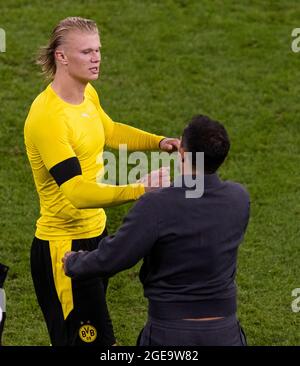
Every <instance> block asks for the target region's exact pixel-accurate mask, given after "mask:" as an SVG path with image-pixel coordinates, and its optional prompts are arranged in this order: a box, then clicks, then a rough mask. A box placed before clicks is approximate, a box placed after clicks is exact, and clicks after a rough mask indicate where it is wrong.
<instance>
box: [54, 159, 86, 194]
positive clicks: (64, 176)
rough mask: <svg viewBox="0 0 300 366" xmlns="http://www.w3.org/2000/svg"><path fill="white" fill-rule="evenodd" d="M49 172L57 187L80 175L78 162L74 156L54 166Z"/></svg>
mask: <svg viewBox="0 0 300 366" xmlns="http://www.w3.org/2000/svg"><path fill="white" fill-rule="evenodd" d="M49 172H50V174H51V175H52V177H53V178H54V180H55V182H56V183H57V185H58V186H59V187H60V186H61V185H62V184H63V183H65V182H66V181H67V180H69V179H71V178H73V177H75V176H76V175H81V174H82V171H81V166H80V163H79V160H78V159H77V158H76V157H75V156H74V157H73V158H69V159H66V160H64V161H61V162H60V163H58V164H56V165H54V166H53V167H52V168H51V169H50V170H49Z"/></svg>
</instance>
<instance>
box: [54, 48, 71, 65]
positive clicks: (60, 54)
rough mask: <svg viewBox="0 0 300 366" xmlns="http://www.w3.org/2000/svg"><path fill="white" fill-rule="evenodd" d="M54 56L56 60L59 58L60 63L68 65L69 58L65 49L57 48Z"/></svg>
mask: <svg viewBox="0 0 300 366" xmlns="http://www.w3.org/2000/svg"><path fill="white" fill-rule="evenodd" d="M54 57H55V60H57V61H58V62H59V63H61V64H63V65H67V64H68V58H67V56H66V55H65V53H64V50H63V49H57V50H55V52H54Z"/></svg>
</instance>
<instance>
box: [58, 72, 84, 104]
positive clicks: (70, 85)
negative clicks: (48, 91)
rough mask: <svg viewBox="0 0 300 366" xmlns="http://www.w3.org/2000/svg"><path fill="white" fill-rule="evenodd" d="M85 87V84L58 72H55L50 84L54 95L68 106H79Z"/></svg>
mask: <svg viewBox="0 0 300 366" xmlns="http://www.w3.org/2000/svg"><path fill="white" fill-rule="evenodd" d="M86 85H87V82H82V81H80V80H76V79H74V78H72V77H70V76H69V75H68V74H65V73H62V72H60V71H59V70H57V72H56V74H55V77H54V80H53V82H52V84H51V86H52V89H53V90H54V91H55V93H56V94H57V95H58V96H59V97H60V98H61V99H62V100H64V101H65V102H67V103H70V104H80V103H82V102H83V100H84V90H85V87H86Z"/></svg>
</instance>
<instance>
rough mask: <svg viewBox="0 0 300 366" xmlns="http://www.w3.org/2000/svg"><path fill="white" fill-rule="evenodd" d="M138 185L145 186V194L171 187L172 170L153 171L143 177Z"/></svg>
mask: <svg viewBox="0 0 300 366" xmlns="http://www.w3.org/2000/svg"><path fill="white" fill-rule="evenodd" d="M138 183H142V184H143V185H144V187H145V192H151V191H154V190H155V189H158V188H162V187H170V183H171V181H170V168H166V167H162V168H160V169H158V170H153V171H152V172H150V173H149V174H146V175H145V176H144V177H142V178H141V179H140V180H139V181H138Z"/></svg>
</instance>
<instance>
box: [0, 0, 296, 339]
mask: <svg viewBox="0 0 300 366" xmlns="http://www.w3.org/2000/svg"><path fill="white" fill-rule="evenodd" d="M46 4H48V5H46ZM49 4H50V3H49V2H48V3H46V2H43V1H40V0H11V1H9V2H1V5H0V28H3V29H5V31H6V37H7V39H6V41H7V50H6V53H0V228H1V229H0V262H2V263H5V264H7V265H9V266H10V271H9V276H8V280H7V282H6V284H5V289H6V294H7V321H6V324H5V332H4V336H3V341H4V344H5V345H48V344H49V339H48V335H47V332H46V327H45V325H44V321H43V318H42V314H41V311H40V309H39V307H38V305H37V301H36V298H35V294H34V291H33V286H32V282H31V276H30V268H29V251H30V245H31V241H32V237H33V235H34V230H35V220H36V218H37V216H38V210H39V207H38V199H37V195H36V193H35V188H34V184H33V180H32V176H31V170H30V167H29V164H28V161H27V158H26V154H25V151H24V144H23V125H24V120H25V118H26V115H27V112H28V109H29V107H30V104H31V102H32V101H33V99H34V98H35V96H36V95H37V94H38V93H39V92H40V91H41V90H42V89H43V88H44V87H45V83H44V82H43V80H42V78H41V77H40V75H39V70H38V68H37V67H36V66H35V65H34V62H33V59H34V55H35V53H36V50H37V48H38V47H39V46H40V45H43V44H45V43H46V42H47V39H48V36H49V33H50V31H51V29H52V28H53V26H54V25H55V24H56V23H57V22H58V21H59V20H60V19H62V18H64V17H67V16H70V15H79V16H83V17H89V18H92V19H94V20H96V21H97V23H98V25H99V27H100V30H101V41H102V75H101V78H100V80H98V81H97V82H95V83H94V85H95V87H96V88H97V90H98V91H100V93H101V94H100V97H101V101H102V105H103V107H104V109H105V110H106V112H107V113H108V114H109V115H110V116H111V117H112V118H113V119H114V120H116V121H121V122H125V123H130V124H132V125H134V126H136V127H139V128H143V129H146V130H149V131H152V132H155V133H158V134H165V135H168V136H179V135H180V133H181V131H182V129H183V127H184V125H185V122H186V121H187V120H188V119H189V118H190V117H191V116H193V115H194V114H196V113H202V114H208V115H209V116H211V117H213V118H215V119H218V120H220V121H221V122H223V123H224V125H225V126H226V128H227V130H228V132H229V134H230V136H231V142H232V149H231V152H230V156H229V159H228V161H227V162H226V164H225V165H224V167H223V168H222V170H221V172H220V174H221V176H222V177H223V178H224V179H231V180H236V181H239V182H241V183H242V184H244V185H245V186H246V187H247V189H248V190H249V192H250V195H251V200H252V211H251V220H250V224H249V227H248V232H247V235H246V238H245V241H244V243H243V245H242V247H241V249H240V254H239V265H238V278H237V283H238V288H239V297H238V299H239V317H240V320H241V323H242V325H243V327H244V328H245V331H246V333H247V336H248V342H249V344H250V345H298V344H299V343H300V333H299V325H300V313H294V312H292V310H291V302H292V300H293V299H294V298H293V297H292V295H291V292H292V290H293V289H294V288H296V287H300V266H299V259H300V240H299V218H300V200H299V193H300V173H299V167H300V154H299V153H300V149H299V146H300V137H299V130H300V128H299V116H300V113H299V112H300V110H299V98H300V82H299V80H300V53H299V54H296V53H293V52H292V51H291V41H292V37H291V32H292V29H293V28H296V27H300V4H299V2H298V1H296V0H294V1H293V0H278V1H272V0H266V1H259V0H253V1H250V0H249V1H246V0H244V1H234V0H232V1H226V0H225V1H221V0H217V1H210V0H204V1H199V0H190V1H189V0H161V1H159V0H153V1H150V0H143V1H142V0H140V1H138V0H115V1H108V0H101V1H96V0H86V1H80V0H74V1H72V2H71V1H66V0H59V1H58V0H53V1H52V2H51V7H49ZM128 208H129V205H126V206H122V207H118V208H113V209H109V210H107V213H108V223H109V225H108V228H109V231H110V232H111V233H112V232H114V231H115V230H116V229H117V228H118V226H119V225H120V224H121V221H122V217H123V216H124V215H125V214H126V212H127V210H128ZM145 230H147V228H146V227H145ZM138 269H139V268H138V266H137V267H136V268H133V269H131V270H128V271H126V272H123V273H121V274H118V275H116V276H115V277H114V278H113V279H112V280H111V282H110V287H109V291H108V301H109V306H110V310H111V315H112V319H113V323H114V327H115V332H116V336H117V338H118V341H119V343H120V344H122V345H134V344H135V339H136V337H137V335H138V332H139V329H140V328H141V327H142V325H143V323H144V321H145V319H146V301H145V300H144V298H143V293H142V287H141V285H140V284H139V281H138Z"/></svg>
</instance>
